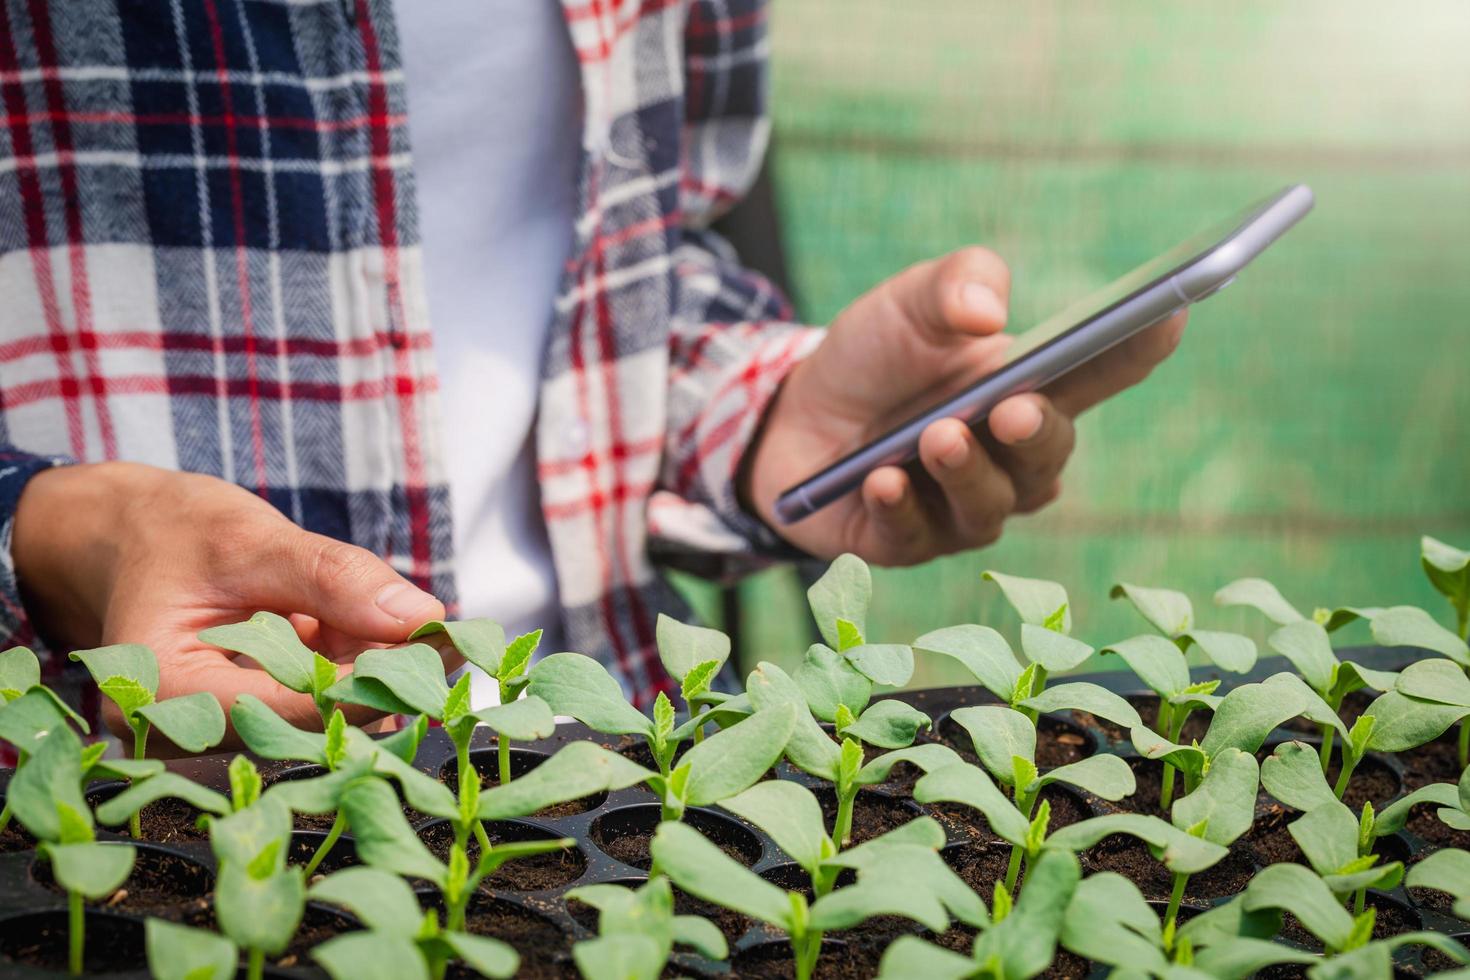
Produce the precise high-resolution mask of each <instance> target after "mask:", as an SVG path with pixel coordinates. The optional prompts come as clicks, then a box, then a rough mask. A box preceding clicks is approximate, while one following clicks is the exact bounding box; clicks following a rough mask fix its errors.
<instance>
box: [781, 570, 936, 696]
mask: <svg viewBox="0 0 1470 980" xmlns="http://www.w3.org/2000/svg"><path fill="white" fill-rule="evenodd" d="M806 597H807V603H808V605H810V606H811V610H812V616H813V618H815V619H816V622H817V630H818V631H819V632H820V633H821V634H822V641H823V642H824V643H825V644H826V645H827V647H829V648H830V649H832V650H834V651H836V652H837V653H838V654H840V655H841V657H842V659H843V660H845V661H846V662H847V663H848V664H850V665H851V666H852V667H853V669H854V670H856V671H857V672H858V673H860V674H862V675H863V676H864V677H866V678H867V679H868V680H869V681H871V682H872V683H874V684H882V685H885V686H888V687H902V686H903V685H905V684H907V683H908V682H909V679H910V678H911V677H913V674H914V651H913V649H912V648H910V647H909V646H907V645H905V644H902V643H869V642H868V641H867V639H866V636H865V634H866V632H867V622H868V605H869V603H870V602H871V600H872V598H873V578H872V573H871V572H870V571H869V570H868V566H867V564H866V563H865V562H864V561H863V560H862V559H861V558H858V557H857V556H856V555H839V556H838V557H837V559H836V560H835V561H833V562H832V564H831V565H830V566H828V568H827V571H826V572H825V573H824V574H823V575H822V577H821V578H819V579H817V581H816V582H814V583H813V584H812V587H811V588H809V589H807V593H806Z"/></svg>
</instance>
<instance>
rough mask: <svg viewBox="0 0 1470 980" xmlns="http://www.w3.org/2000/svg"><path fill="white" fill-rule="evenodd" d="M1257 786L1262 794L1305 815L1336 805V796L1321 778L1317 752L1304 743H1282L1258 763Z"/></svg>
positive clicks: (1320, 765)
mask: <svg viewBox="0 0 1470 980" xmlns="http://www.w3.org/2000/svg"><path fill="white" fill-rule="evenodd" d="M1261 785H1262V786H1264V787H1266V792H1268V793H1270V794H1271V795H1272V796H1273V797H1275V798H1276V799H1278V800H1280V801H1281V802H1282V803H1284V804H1286V805H1287V806H1289V807H1291V808H1292V809H1294V810H1301V811H1302V812H1306V811H1308V810H1314V809H1316V808H1317V807H1319V806H1325V805H1327V804H1331V803H1336V802H1337V796H1336V794H1334V793H1333V792H1332V787H1330V786H1328V785H1327V777H1326V776H1324V775H1322V761H1321V759H1320V757H1319V756H1318V755H1317V750H1316V749H1314V748H1313V747H1312V746H1310V745H1307V744H1306V743H1304V742H1284V743H1282V744H1281V745H1278V746H1276V751H1275V752H1273V753H1272V754H1271V757H1270V758H1268V759H1267V760H1266V761H1265V762H1263V763H1261Z"/></svg>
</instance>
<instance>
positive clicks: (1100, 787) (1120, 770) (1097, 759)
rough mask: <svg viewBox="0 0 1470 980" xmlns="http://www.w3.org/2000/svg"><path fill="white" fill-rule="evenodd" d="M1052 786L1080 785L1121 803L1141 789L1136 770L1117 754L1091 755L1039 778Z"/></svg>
mask: <svg viewBox="0 0 1470 980" xmlns="http://www.w3.org/2000/svg"><path fill="white" fill-rule="evenodd" d="M1051 783H1067V784H1069V785H1071V786H1080V787H1082V788H1083V789H1085V790H1087V792H1089V793H1091V794H1093V795H1094V796H1100V797H1102V798H1103V799H1105V800H1121V799H1122V798H1123V797H1125V796H1132V795H1133V791H1134V790H1135V789H1137V788H1138V787H1137V785H1136V783H1135V781H1134V778H1133V770H1132V769H1130V768H1129V766H1128V763H1126V762H1124V761H1123V760H1122V759H1121V758H1119V757H1118V756H1116V755H1092V756H1088V757H1087V758H1085V759H1081V760H1079V761H1077V762H1073V763H1071V764H1070V765H1065V766H1058V767H1057V768H1055V769H1053V770H1051V771H1050V772H1048V773H1045V774H1043V775H1042V776H1041V778H1040V784H1041V785H1042V786H1046V785H1049V784H1051Z"/></svg>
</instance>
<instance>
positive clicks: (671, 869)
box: [651, 820, 792, 930]
mask: <svg viewBox="0 0 1470 980" xmlns="http://www.w3.org/2000/svg"><path fill="white" fill-rule="evenodd" d="M651 851H652V854H653V860H654V861H655V862H656V863H657V864H658V866H659V868H660V870H662V871H663V872H664V874H666V875H668V876H669V879H670V880H671V881H673V883H674V884H676V885H678V886H679V887H680V888H681V889H683V890H684V891H686V892H688V893H689V894H691V895H693V896H694V897H695V898H702V899H704V900H705V901H707V902H714V903H715V904H717V905H720V906H722V907H724V908H727V909H733V910H734V911H736V912H743V913H744V914H746V915H748V916H750V917H751V918H752V919H759V920H760V921H761V922H765V923H768V924H770V925H773V926H775V927H776V928H778V929H782V930H790V928H791V922H792V907H791V902H790V901H789V900H788V899H787V897H786V893H785V892H783V891H782V890H781V889H779V888H777V887H776V886H775V885H773V884H771V883H770V882H768V881H766V880H765V879H764V878H762V877H760V876H759V875H757V874H755V873H753V872H752V871H750V870H749V869H748V868H746V867H745V866H744V865H742V864H740V863H739V862H737V861H736V860H735V859H734V858H732V857H730V856H729V855H727V854H726V853H725V852H724V851H722V850H720V848H719V847H717V846H716V845H715V844H713V843H711V842H710V841H708V840H706V839H705V838H704V836H703V835H701V834H700V833H699V831H697V830H695V829H694V828H693V827H689V826H687V825H685V824H682V823H677V822H674V821H670V820H665V821H663V822H662V823H660V824H659V825H658V830H657V831H656V832H655V833H654V835H653V845H652V847H651Z"/></svg>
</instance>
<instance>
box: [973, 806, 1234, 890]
mask: <svg viewBox="0 0 1470 980" xmlns="http://www.w3.org/2000/svg"><path fill="white" fill-rule="evenodd" d="M991 826H992V827H994V824H992V825H991ZM1110 834H1127V835H1128V836H1130V837H1137V838H1138V839H1139V840H1141V841H1143V842H1144V843H1145V844H1147V845H1148V846H1149V851H1150V852H1151V853H1152V854H1153V855H1154V858H1155V860H1158V861H1162V862H1163V864H1164V866H1165V867H1166V868H1168V869H1169V870H1170V871H1172V872H1174V873H1176V874H1189V875H1192V874H1197V873H1199V872H1201V871H1204V870H1205V869H1206V868H1210V867H1213V866H1214V865H1215V864H1217V863H1219V861H1220V860H1221V859H1223V858H1224V857H1225V855H1226V854H1228V853H1230V852H1229V851H1228V850H1227V849H1226V848H1225V847H1222V846H1221V845H1219V844H1216V843H1214V842H1213V841H1207V840H1204V839H1202V838H1199V837H1194V836H1192V835H1190V834H1188V833H1186V832H1185V831H1183V830H1179V829H1178V828H1176V827H1173V826H1171V825H1169V824H1167V823H1165V822H1164V821H1162V820H1160V819H1159V818H1158V817H1149V816H1144V815H1143V814H1139V813H1113V814H1108V815H1107V816H1102V817H1092V818H1091V819H1088V820H1083V821H1080V822H1079V823H1074V824H1071V825H1069V826H1066V827H1063V828H1061V829H1060V830H1057V831H1056V832H1055V833H1053V834H1052V835H1051V837H1049V838H1048V839H1047V845H1048V846H1050V847H1059V848H1063V849H1065V850H1068V851H1074V852H1075V851H1085V850H1087V849H1088V848H1089V847H1092V846H1093V845H1094V844H1096V843H1097V842H1098V841H1100V840H1102V839H1103V838H1104V837H1107V836H1109V835H1110Z"/></svg>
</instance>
